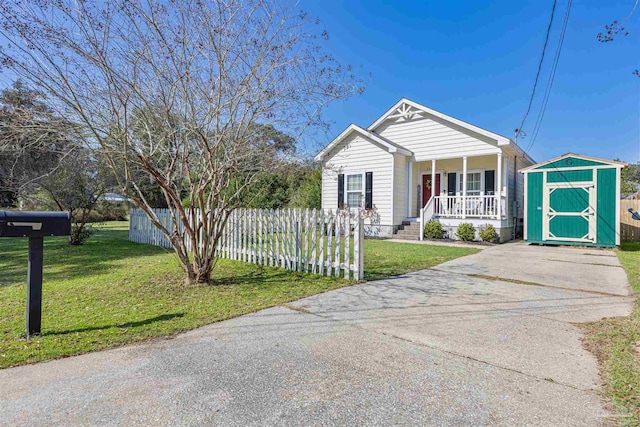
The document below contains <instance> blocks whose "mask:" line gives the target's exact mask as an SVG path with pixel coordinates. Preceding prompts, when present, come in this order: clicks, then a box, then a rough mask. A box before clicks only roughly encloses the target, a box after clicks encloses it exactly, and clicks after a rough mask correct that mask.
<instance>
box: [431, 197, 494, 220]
mask: <svg viewBox="0 0 640 427" xmlns="http://www.w3.org/2000/svg"><path fill="white" fill-rule="evenodd" d="M465 201H466V203H465ZM498 206H499V203H498V196H466V198H464V197H463V196H435V197H434V198H433V216H434V217H444V218H465V217H466V218H492V219H499V218H500V216H499V215H498ZM501 210H502V211H503V212H500V214H502V215H504V204H502V209H501Z"/></svg>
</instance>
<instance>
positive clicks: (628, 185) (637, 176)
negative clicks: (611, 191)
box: [620, 163, 640, 196]
mask: <svg viewBox="0 0 640 427" xmlns="http://www.w3.org/2000/svg"><path fill="white" fill-rule="evenodd" d="M638 190H640V163H636V164H631V163H630V164H628V165H627V166H626V167H625V168H623V169H622V173H621V174H620V193H621V194H622V195H623V196H629V195H630V194H633V193H635V192H636V191H638Z"/></svg>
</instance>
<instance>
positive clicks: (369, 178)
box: [364, 172, 373, 209]
mask: <svg viewBox="0 0 640 427" xmlns="http://www.w3.org/2000/svg"><path fill="white" fill-rule="evenodd" d="M364 207H365V209H373V172H367V174H366V179H365V192H364Z"/></svg>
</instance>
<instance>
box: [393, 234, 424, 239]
mask: <svg viewBox="0 0 640 427" xmlns="http://www.w3.org/2000/svg"><path fill="white" fill-rule="evenodd" d="M391 238H392V239H399V240H420V236H418V235H417V234H416V235H413V234H410V235H401V234H394V235H393V236H391Z"/></svg>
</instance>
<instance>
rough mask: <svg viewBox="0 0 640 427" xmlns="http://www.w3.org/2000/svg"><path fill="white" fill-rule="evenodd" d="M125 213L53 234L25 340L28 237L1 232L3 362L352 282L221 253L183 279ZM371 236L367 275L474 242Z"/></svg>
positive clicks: (131, 337)
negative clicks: (200, 280)
mask: <svg viewBox="0 0 640 427" xmlns="http://www.w3.org/2000/svg"><path fill="white" fill-rule="evenodd" d="M127 227H128V224H127V223H109V224H107V225H106V226H101V227H99V228H98V232H97V233H96V234H95V235H94V236H92V237H91V238H90V239H89V240H88V241H87V242H86V243H85V245H83V246H79V247H71V246H69V245H67V244H66V241H65V239H63V238H47V239H45V265H44V290H43V326H42V328H43V335H42V336H40V337H36V338H32V339H30V340H26V339H25V338H24V328H25V318H24V316H25V298H26V285H25V283H26V267H27V241H26V239H0V272H1V273H0V313H2V315H1V316H0V368H6V367H8V366H13V365H19V364H24V363H31V362H38V361H42V360H47V359H53V358H57V357H64V356H68V355H72V354H79V353H84V352H88V351H94V350H99V349H104V348H108V347H114V346H118V345H123V344H127V343H133V342H140V341H144V340H147V339H151V338H156V337H162V336H171V335H172V334H175V333H178V332H181V331H185V330H189V329H193V328H196V327H198V326H202V325H206V324H209V323H213V322H217V321H220V320H224V319H229V318H231V317H234V316H239V315H242V314H246V313H250V312H253V311H256V310H260V309H263V308H266V307H271V306H275V305H278V304H283V303H286V302H289V301H293V300H296V299H299V298H302V297H305V296H308V295H313V294H317V293H320V292H325V291H328V290H331V289H336V288H339V287H342V286H346V285H349V284H350V282H348V281H345V280H338V279H335V278H331V277H321V276H313V275H311V274H300V273H294V272H289V271H286V270H282V269H275V268H262V267H258V266H255V265H252V264H246V263H241V262H235V261H228V260H221V261H220V262H219V264H218V266H217V268H216V270H215V274H214V284H212V285H203V286H188V287H185V286H183V285H181V279H182V271H181V269H180V266H179V264H178V262H177V260H176V258H175V256H174V255H173V252H172V251H168V250H166V249H162V248H159V247H155V246H149V245H141V244H136V243H132V242H129V241H128V238H127V233H128V232H127V230H128V228H127ZM476 251H477V250H476V249H471V248H464V247H460V248H458V247H454V248H450V247H444V246H428V245H412V244H403V243H394V242H388V241H378V240H367V241H365V276H366V278H367V279H369V280H372V279H378V278H382V277H388V276H392V275H397V274H402V273H407V272H410V271H415V270H419V269H423V268H428V267H432V266H434V265H436V264H439V263H441V262H444V261H447V260H450V259H454V258H457V257H460V256H463V255H467V254H471V253H474V252H476Z"/></svg>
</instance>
